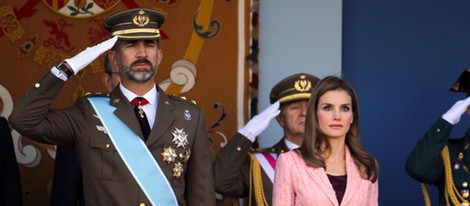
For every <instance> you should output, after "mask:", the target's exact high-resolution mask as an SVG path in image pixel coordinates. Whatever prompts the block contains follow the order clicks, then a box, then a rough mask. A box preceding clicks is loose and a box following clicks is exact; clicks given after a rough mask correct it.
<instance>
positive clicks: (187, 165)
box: [10, 73, 215, 206]
mask: <svg viewBox="0 0 470 206" xmlns="http://www.w3.org/2000/svg"><path fill="white" fill-rule="evenodd" d="M64 83H65V82H64V81H62V80H60V79H59V78H57V77H56V76H54V75H53V74H51V73H48V74H47V75H46V76H45V77H44V79H42V81H41V82H39V83H37V84H36V87H34V88H32V89H30V90H29V91H28V92H27V93H26V95H25V96H24V97H23V99H22V100H21V101H20V102H19V103H18V104H17V106H16V108H15V109H14V111H13V113H12V114H11V116H10V121H11V124H12V126H14V128H15V129H16V130H17V131H18V132H20V133H21V134H22V135H25V136H27V137H29V138H31V139H33V140H36V141H39V142H44V143H49V144H68V145H75V149H76V151H77V154H78V158H79V160H80V163H81V167H82V172H83V188H84V193H85V195H84V196H85V205H126V206H127V205H139V204H143V205H150V204H149V201H148V199H147V197H146V195H145V194H144V193H143V191H142V190H141V188H140V187H139V185H138V184H137V182H136V181H135V180H134V178H133V177H132V175H131V173H130V172H129V170H128V168H127V167H126V166H125V164H124V162H123V160H122V159H121V157H120V156H119V154H118V153H117V151H116V148H115V146H114V145H113V143H112V142H111V140H110V138H109V137H108V135H107V133H106V132H105V131H103V130H102V129H100V128H102V126H103V125H102V123H101V121H100V119H99V118H98V117H97V116H96V114H95V111H94V110H93V108H92V106H91V105H90V103H89V101H88V100H87V99H86V97H82V98H79V99H78V100H77V102H76V103H75V105H73V106H71V107H69V108H66V109H63V110H58V109H50V108H49V106H50V105H51V104H52V102H53V101H54V99H55V98H56V97H57V95H58V94H59V91H60V89H61V88H62V86H63V85H64ZM110 99H111V101H110V105H111V106H113V107H115V108H116V111H115V112H114V113H115V114H116V115H117V117H118V118H119V119H120V120H122V121H123V122H125V123H126V125H128V126H129V127H130V128H131V129H132V130H133V131H134V132H135V133H136V134H138V136H139V137H140V138H142V139H144V137H143V134H142V131H141V128H140V125H139V123H138V121H137V118H136V116H135V113H134V111H133V107H134V106H133V105H131V104H130V102H129V101H127V99H126V97H125V96H124V95H123V94H122V92H121V90H120V88H119V87H116V88H115V89H114V90H113V92H112V93H111V96H110ZM157 108H158V110H157V116H156V120H155V124H154V126H153V129H152V131H151V133H150V136H149V137H148V140H147V141H146V142H145V143H146V145H147V148H148V149H149V151H150V152H151V154H152V155H153V157H154V158H155V160H156V161H157V163H158V164H159V166H160V168H161V169H162V171H163V172H164V174H165V177H166V178H167V179H168V181H169V182H170V184H171V187H172V188H173V191H174V193H175V195H176V198H177V200H178V204H179V205H215V197H214V184H213V176H212V162H211V157H212V156H211V152H210V149H209V148H210V144H209V138H208V135H207V131H206V128H205V123H204V116H203V114H202V111H201V110H200V109H199V108H198V107H196V106H195V105H194V104H192V103H190V102H188V101H185V100H181V99H179V98H174V97H170V96H167V95H166V94H165V93H164V92H163V91H162V90H161V89H159V96H158V106H157ZM188 113H189V114H190V115H191V119H190V120H188V118H187V117H185V114H188ZM175 128H178V129H183V131H184V132H185V133H186V134H187V140H188V143H189V144H188V145H186V147H185V148H177V149H176V145H175V144H176V143H174V142H173V139H174V135H173V134H172V132H174V130H175ZM168 147H172V148H175V150H177V154H178V155H179V154H185V152H186V151H190V152H191V156H190V158H189V159H188V160H183V159H184V158H181V160H180V158H176V160H175V162H167V161H164V159H163V156H162V153H163V152H164V148H168ZM178 157H179V156H178ZM176 161H179V162H180V163H182V166H183V172H182V173H181V174H180V175H179V177H178V176H177V175H175V174H174V171H173V169H174V165H175V164H174V163H176ZM155 184H163V183H155Z"/></svg>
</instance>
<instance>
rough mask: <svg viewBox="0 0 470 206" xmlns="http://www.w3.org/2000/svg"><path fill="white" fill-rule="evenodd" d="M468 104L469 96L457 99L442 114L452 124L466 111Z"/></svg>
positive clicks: (469, 102)
mask: <svg viewBox="0 0 470 206" xmlns="http://www.w3.org/2000/svg"><path fill="white" fill-rule="evenodd" d="M469 105H470V96H469V97H467V98H466V99H463V100H459V101H457V102H456V103H455V104H454V105H453V106H452V107H451V108H450V109H449V110H448V111H447V112H446V113H444V114H443V115H442V118H443V119H445V120H446V121H447V122H449V123H450V124H452V125H455V124H457V123H459V121H460V117H461V116H462V114H463V113H464V112H465V111H467V107H468V106H469Z"/></svg>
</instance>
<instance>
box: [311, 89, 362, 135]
mask: <svg viewBox="0 0 470 206" xmlns="http://www.w3.org/2000/svg"><path fill="white" fill-rule="evenodd" d="M317 119H318V125H319V126H320V130H321V131H322V132H323V133H324V134H325V135H326V136H327V137H328V138H342V139H345V137H346V133H347V132H348V131H349V128H350V126H351V123H352V121H353V111H352V103H351V96H349V94H348V93H347V92H346V91H343V90H331V91H328V92H326V93H325V94H323V95H322V96H321V97H320V99H319V101H318V108H317Z"/></svg>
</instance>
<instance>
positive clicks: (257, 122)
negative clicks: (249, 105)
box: [238, 102, 281, 142]
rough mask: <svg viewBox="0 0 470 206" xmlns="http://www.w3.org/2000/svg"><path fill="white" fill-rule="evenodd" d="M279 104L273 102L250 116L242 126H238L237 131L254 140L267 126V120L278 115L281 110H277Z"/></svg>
mask: <svg viewBox="0 0 470 206" xmlns="http://www.w3.org/2000/svg"><path fill="white" fill-rule="evenodd" d="M279 105H280V103H279V102H274V103H273V104H272V105H271V106H269V107H268V108H266V109H265V110H264V111H262V112H261V113H259V114H258V115H256V116H254V117H253V118H251V120H250V121H248V123H247V124H246V125H245V126H244V127H242V128H240V129H239V130H238V132H239V133H240V134H242V135H243V136H245V137H247V138H248V139H249V140H251V141H252V142H254V141H255V138H256V137H257V136H258V135H260V134H261V132H263V131H264V130H265V129H266V128H267V127H268V125H269V122H270V121H271V120H272V119H273V118H274V117H275V116H277V115H279V113H280V112H281V110H279Z"/></svg>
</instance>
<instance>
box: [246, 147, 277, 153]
mask: <svg viewBox="0 0 470 206" xmlns="http://www.w3.org/2000/svg"><path fill="white" fill-rule="evenodd" d="M251 152H252V153H265V152H276V148H253V149H251Z"/></svg>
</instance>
